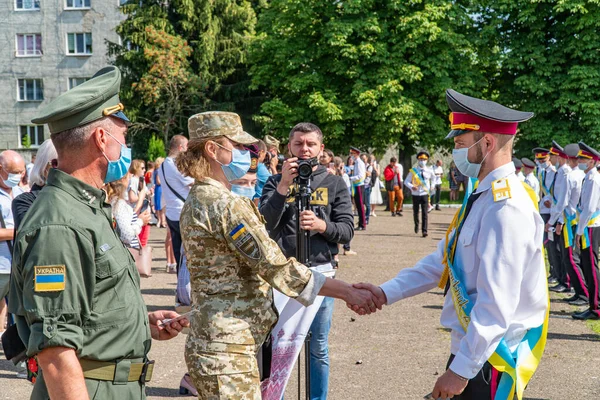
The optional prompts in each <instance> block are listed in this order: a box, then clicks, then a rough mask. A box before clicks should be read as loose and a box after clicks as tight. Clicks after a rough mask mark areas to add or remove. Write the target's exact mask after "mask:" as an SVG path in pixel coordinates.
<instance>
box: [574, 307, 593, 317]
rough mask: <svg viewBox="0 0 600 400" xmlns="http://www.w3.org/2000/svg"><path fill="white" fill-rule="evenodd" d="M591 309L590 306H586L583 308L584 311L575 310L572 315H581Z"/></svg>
mask: <svg viewBox="0 0 600 400" xmlns="http://www.w3.org/2000/svg"><path fill="white" fill-rule="evenodd" d="M589 311H590V308H589V307H588V308H585V309H583V310H582V311H577V312H574V313H573V314H572V315H578V316H581V315H583V314H586V313H587V312H589Z"/></svg>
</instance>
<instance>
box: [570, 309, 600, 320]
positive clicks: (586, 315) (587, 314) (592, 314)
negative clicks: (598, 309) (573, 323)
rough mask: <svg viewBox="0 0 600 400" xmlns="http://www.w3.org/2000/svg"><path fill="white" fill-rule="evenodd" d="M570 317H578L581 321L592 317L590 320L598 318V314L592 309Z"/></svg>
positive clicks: (599, 317)
mask: <svg viewBox="0 0 600 400" xmlns="http://www.w3.org/2000/svg"><path fill="white" fill-rule="evenodd" d="M572 317H573V319H578V320H581V321H585V320H588V319H592V320H598V319H600V316H598V314H596V313H595V312H593V311H592V310H586V311H585V312H584V313H583V314H573V315H572Z"/></svg>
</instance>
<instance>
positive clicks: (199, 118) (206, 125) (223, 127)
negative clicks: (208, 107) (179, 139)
mask: <svg viewBox="0 0 600 400" xmlns="http://www.w3.org/2000/svg"><path fill="white" fill-rule="evenodd" d="M188 132H189V134H190V139H204V138H210V137H217V136H227V137H228V138H229V139H231V140H233V141H234V142H236V143H241V144H251V143H255V142H257V139H255V138H254V137H253V136H252V135H250V134H249V133H246V132H244V129H243V128H242V120H241V119H240V116H239V115H237V114H236V113H232V112H225V111H208V112H203V113H200V114H195V115H192V116H191V117H190V118H189V119H188Z"/></svg>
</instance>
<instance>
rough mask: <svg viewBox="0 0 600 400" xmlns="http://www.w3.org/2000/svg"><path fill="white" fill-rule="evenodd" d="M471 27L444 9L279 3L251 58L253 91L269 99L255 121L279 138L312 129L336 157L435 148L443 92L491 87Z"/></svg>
mask: <svg viewBox="0 0 600 400" xmlns="http://www.w3.org/2000/svg"><path fill="white" fill-rule="evenodd" d="M468 20H469V17H468V15H467V13H466V11H465V10H464V9H463V8H461V7H458V6H456V5H455V2H452V1H448V0H436V1H427V2H426V1H419V0H415V1H408V2H407V1H404V0H397V1H378V0H348V1H331V2H323V1H319V0H273V1H271V2H269V4H268V6H266V8H265V9H264V10H262V11H261V13H260V15H259V22H258V27H257V30H258V31H259V37H258V40H256V41H255V42H254V46H253V48H252V53H251V61H252V67H251V75H252V79H253V80H252V82H253V85H254V87H256V88H261V89H262V90H264V91H265V93H266V95H267V97H268V98H269V100H268V101H266V102H265V103H264V104H262V107H261V113H260V115H258V116H257V117H256V120H257V121H258V122H259V123H261V124H262V125H263V126H264V131H265V132H268V133H271V134H273V135H275V136H278V137H279V138H282V139H283V138H285V136H286V135H287V133H288V132H289V129H290V128H291V126H293V125H294V124H295V123H297V122H299V121H303V120H304V121H311V122H314V123H316V124H317V125H319V126H320V127H321V129H322V130H323V132H324V133H325V135H326V144H327V146H328V147H330V148H332V149H334V150H336V151H339V150H347V146H348V145H349V144H353V145H357V146H362V147H365V148H366V147H371V148H374V149H378V150H381V149H384V148H386V147H387V146H389V145H390V144H398V145H399V148H400V149H402V148H409V149H410V148H412V147H413V146H414V145H415V144H417V143H418V144H419V145H420V146H430V145H434V144H439V143H441V142H442V139H443V137H444V134H445V132H447V130H448V118H447V116H448V109H447V106H446V102H445V99H444V91H445V89H447V88H450V87H452V88H455V89H457V90H461V91H463V92H467V93H469V92H475V93H478V92H481V90H482V89H483V88H484V87H485V85H486V82H485V80H484V79H483V75H482V74H481V71H480V68H479V67H478V65H477V63H476V53H475V51H474V50H473V47H472V46H471V44H470V42H469V40H468V38H467V37H466V36H465V34H464V32H465V28H464V26H466V25H467V23H468Z"/></svg>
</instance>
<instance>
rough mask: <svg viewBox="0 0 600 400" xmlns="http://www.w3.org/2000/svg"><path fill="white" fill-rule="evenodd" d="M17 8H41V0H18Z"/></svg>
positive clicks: (16, 2)
mask: <svg viewBox="0 0 600 400" xmlns="http://www.w3.org/2000/svg"><path fill="white" fill-rule="evenodd" d="M15 9H16V10H39V9H40V0H16V1H15Z"/></svg>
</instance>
